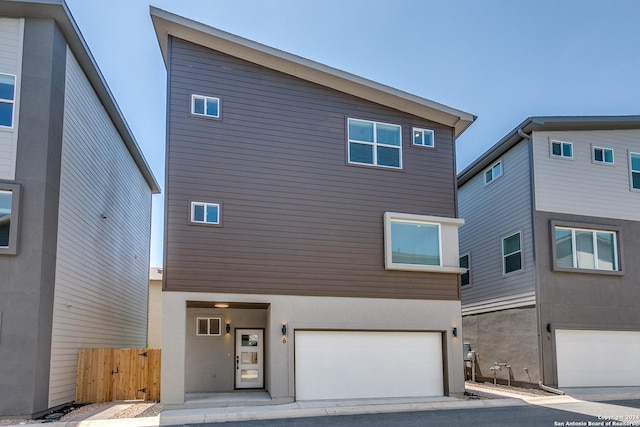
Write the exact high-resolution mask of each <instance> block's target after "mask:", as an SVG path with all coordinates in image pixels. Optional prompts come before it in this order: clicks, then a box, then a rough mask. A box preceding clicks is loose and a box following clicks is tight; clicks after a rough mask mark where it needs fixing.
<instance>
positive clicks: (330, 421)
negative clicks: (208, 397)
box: [184, 400, 640, 427]
mask: <svg viewBox="0 0 640 427" xmlns="http://www.w3.org/2000/svg"><path fill="white" fill-rule="evenodd" d="M606 403H607V404H610V405H617V406H620V407H621V409H620V414H618V415H620V417H621V419H620V421H611V420H606V419H599V418H598V417H597V416H589V415H584V414H580V413H575V412H570V411H564V410H558V409H551V408H546V407H543V406H534V405H530V406H518V407H498V408H482V409H467V410H438V411H423V412H400V413H386V414H365V415H349V416H325V417H311V418H289V419H277V420H257V421H247V422H225V423H209V424H185V425H184V426H185V427H187V426H188V427H196V426H198V427H202V426H211V427H215V426H221V425H225V426H231V427H257V426H266V427H276V426H277V427H316V426H318V427H329V426H331V427H342V426H344V427H371V426H393V427H413V426H442V427H449V426H451V427H453V426H495V427H502V426H504V427H513V426H523V427H539V426H543V427H546V426H553V427H559V426H566V427H569V426H604V427H608V426H611V427H614V426H617V425H624V423H623V418H622V417H624V416H625V415H626V414H625V411H624V407H627V408H640V400H625V401H609V402H606ZM635 421H636V422H637V421H638V420H637V419H636V420H635ZM607 423H609V424H607Z"/></svg>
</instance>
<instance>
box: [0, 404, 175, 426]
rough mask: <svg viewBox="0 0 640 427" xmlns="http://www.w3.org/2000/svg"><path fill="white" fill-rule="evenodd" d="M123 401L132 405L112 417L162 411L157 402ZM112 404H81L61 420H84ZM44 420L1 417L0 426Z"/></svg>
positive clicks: (150, 414) (144, 415)
mask: <svg viewBox="0 0 640 427" xmlns="http://www.w3.org/2000/svg"><path fill="white" fill-rule="evenodd" d="M122 403H130V406H129V407H127V408H126V409H124V410H122V411H120V412H118V413H117V414H115V415H113V416H112V417H111V418H110V419H120V418H137V417H155V416H156V415H158V414H159V413H160V412H162V405H161V404H159V403H156V402H139V401H135V402H122ZM109 406H111V404H110V403H91V404H89V405H84V406H81V407H79V408H77V409H74V410H73V411H71V412H69V413H68V414H66V415H64V416H63V417H62V418H60V420H59V421H61V422H66V421H82V420H84V419H85V418H88V417H90V416H93V415H95V414H97V413H99V412H101V411H103V410H105V409H107V408H108V407H109ZM43 423H44V421H43V420H31V419H22V418H13V419H6V420H2V419H0V426H11V425H28V424H43Z"/></svg>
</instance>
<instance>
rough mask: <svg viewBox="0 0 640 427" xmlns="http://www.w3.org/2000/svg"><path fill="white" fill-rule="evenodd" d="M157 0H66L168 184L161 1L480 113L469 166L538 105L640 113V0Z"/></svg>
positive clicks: (158, 199)
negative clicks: (157, 18)
mask: <svg viewBox="0 0 640 427" xmlns="http://www.w3.org/2000/svg"><path fill="white" fill-rule="evenodd" d="M149 1H150V0H108V1H101V0H66V2H67V5H68V7H69V9H70V11H71V14H72V15H73V17H74V19H75V21H76V23H77V24H78V27H79V28H80V31H81V33H82V35H83V37H84V39H85V41H86V42H87V45H88V46H89V49H90V50H91V53H92V54H93V57H94V58H95V60H96V63H97V64H98V67H99V68H100V70H101V72H102V74H103V76H104V78H105V80H106V82H107V84H108V85H109V88H110V89H111V92H112V93H113V95H114V98H115V99H116V102H117V103H118V105H119V107H120V109H121V111H122V112H123V114H124V117H125V119H126V120H127V123H128V124H129V127H130V128H131V130H132V132H133V134H134V136H135V138H136V140H137V142H138V145H139V146H140V148H141V150H142V152H143V154H144V156H145V157H146V159H147V162H148V163H149V165H150V167H151V169H152V171H153V173H154V175H155V177H156V179H157V180H158V182H159V183H160V186H161V188H164V187H165V185H164V178H165V177H164V153H165V123H166V120H165V107H166V70H165V67H164V63H163V60H162V55H161V52H160V49H159V47H158V42H157V39H156V36H155V32H154V30H153V25H152V23H151V18H150V16H149V6H150V5H152V6H155V7H158V8H160V9H164V10H166V11H168V12H172V13H175V14H177V15H181V16H184V17H186V18H189V19H192V20H195V21H199V22H202V23H204V24H206V25H209V26H212V27H215V28H218V29H221V30H224V31H227V32H230V33H233V34H235V35H238V36H241V37H244V38H247V39H250V40H253V41H256V42H259V43H262V44H265V45H267V46H270V47H274V48H277V49H281V50H284V51H286V52H289V53H292V54H295V55H298V56H301V57H304V58H307V59H311V60H313V61H316V62H319V63H322V64H325V65H328V66H330V67H333V68H337V69H340V70H343V71H346V72H349V73H352V74H355V75H358V76H361V77H364V78H367V79H370V80H373V81H375V82H378V83H382V84H385V85H388V86H391V87H394V88H396V89H400V90H403V91H405V92H409V93H411V94H414V95H417V96H420V97H423V98H427V99H430V100H432V101H436V102H439V103H441V104H445V105H448V106H450V107H453V108H456V109H459V110H462V111H465V112H468V113H472V114H474V115H475V116H477V117H478V118H477V120H476V121H475V122H474V124H472V125H471V126H470V127H469V128H468V129H467V130H466V131H465V132H464V133H463V134H462V135H461V136H460V137H459V138H458V140H457V141H456V153H457V154H456V155H457V170H458V171H461V170H462V169H464V168H465V167H466V166H468V165H469V164H470V163H471V162H473V160H475V159H476V158H477V157H479V156H480V155H481V154H482V153H483V152H485V151H486V150H487V149H488V148H490V147H491V146H492V145H493V144H495V143H496V142H497V141H499V140H500V139H501V138H502V137H503V136H505V135H506V134H507V133H508V132H509V131H511V130H512V129H513V128H514V127H516V126H517V125H518V124H519V123H521V122H522V121H523V120H525V119H526V118H527V117H530V116H541V115H569V116H575V115H636V114H640V25H638V23H639V22H640V1H636V0H616V1H610V0H535V1H534V0H180V1H176V0H151V3H150V2H149ZM639 144H640V142H639ZM163 197H164V195H162V194H161V195H155V196H153V214H152V227H151V259H150V262H151V265H152V266H161V265H162V232H163V210H164V204H163Z"/></svg>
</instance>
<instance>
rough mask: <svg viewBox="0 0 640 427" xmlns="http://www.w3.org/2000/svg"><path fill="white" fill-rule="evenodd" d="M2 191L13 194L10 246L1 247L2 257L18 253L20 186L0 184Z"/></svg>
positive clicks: (0, 253)
mask: <svg viewBox="0 0 640 427" xmlns="http://www.w3.org/2000/svg"><path fill="white" fill-rule="evenodd" d="M0 191H8V192H11V225H9V245H8V246H0V255H16V254H17V253H18V235H19V233H20V193H21V187H20V184H14V183H7V182H0Z"/></svg>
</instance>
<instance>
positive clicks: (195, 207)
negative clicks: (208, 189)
mask: <svg viewBox="0 0 640 427" xmlns="http://www.w3.org/2000/svg"><path fill="white" fill-rule="evenodd" d="M191 222H192V223H196V224H209V225H220V205H219V204H218V203H203V202H191Z"/></svg>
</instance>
